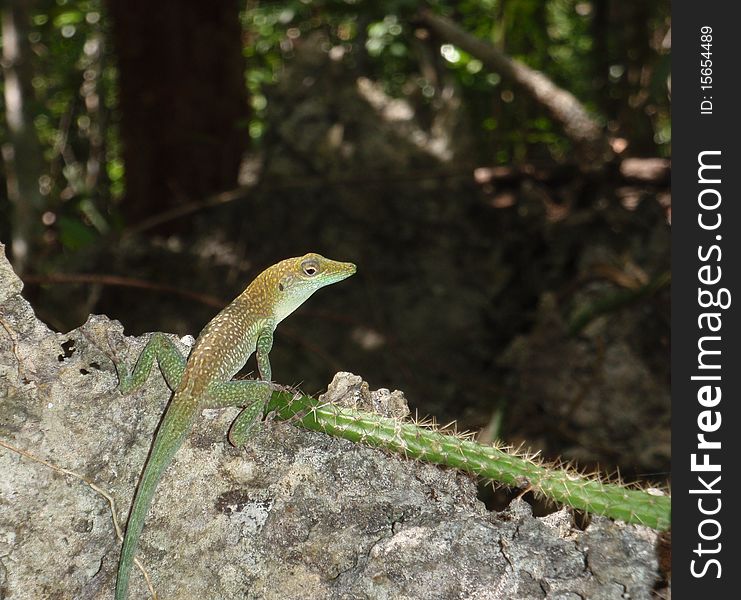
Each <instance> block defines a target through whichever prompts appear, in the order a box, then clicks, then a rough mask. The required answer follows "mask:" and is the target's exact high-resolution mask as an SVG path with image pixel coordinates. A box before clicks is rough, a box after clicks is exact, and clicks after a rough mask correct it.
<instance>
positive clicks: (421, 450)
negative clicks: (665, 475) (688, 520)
mask: <svg viewBox="0 0 741 600" xmlns="http://www.w3.org/2000/svg"><path fill="white" fill-rule="evenodd" d="M268 409H269V410H271V411H274V412H275V415H276V418H278V419H281V420H289V419H290V420H291V421H292V422H296V423H298V424H299V425H301V426H302V427H305V428H306V429H310V430H313V431H322V432H325V433H328V434H330V435H334V436H337V437H341V438H345V439H347V440H350V441H353V442H358V443H362V444H365V445H368V446H374V447H377V448H384V449H386V450H389V451H392V452H396V453H398V454H402V455H404V456H405V457H407V458H413V459H418V460H422V461H425V462H429V463H434V464H438V465H444V466H447V467H453V468H456V469H460V470H461V471H466V472H468V473H472V474H474V475H477V476H479V477H483V478H485V479H491V480H494V481H498V482H501V483H504V484H506V485H509V486H512V487H518V488H530V489H532V490H533V491H534V492H536V493H537V494H540V495H542V496H544V497H546V498H549V499H552V500H555V501H558V502H561V503H563V504H566V505H568V506H571V507H573V508H575V509H581V510H585V511H587V512H589V513H594V514H599V515H605V516H608V517H611V518H613V519H619V520H621V521H625V522H627V523H637V524H641V525H646V526H648V527H652V528H655V529H661V530H663V529H668V528H669V526H670V524H671V497H670V496H666V495H662V494H661V493H660V492H659V493H651V492H649V491H646V490H641V489H631V488H628V487H625V486H624V485H621V484H618V483H606V482H604V481H601V480H600V479H599V478H597V477H586V476H584V475H581V474H579V473H577V472H576V471H575V470H573V469H569V468H565V467H557V466H551V465H546V464H540V463H539V462H536V461H535V460H534V459H533V457H530V456H528V455H526V454H522V453H518V452H515V451H513V450H512V449H511V448H503V447H497V446H486V445H483V444H479V443H477V442H475V441H473V440H470V439H466V438H465V437H464V436H460V435H455V434H451V433H446V432H443V431H439V430H436V429H434V428H431V427H426V426H422V425H418V424H416V423H413V422H410V421H402V420H399V419H391V418H387V417H382V416H380V415H377V414H374V413H368V412H360V411H357V410H354V409H350V408H344V407H341V406H338V405H336V404H332V403H321V402H319V401H318V400H316V399H315V398H311V397H309V396H304V395H300V394H295V395H293V394H290V393H288V392H274V393H273V395H272V398H271V400H270V404H269V407H268Z"/></svg>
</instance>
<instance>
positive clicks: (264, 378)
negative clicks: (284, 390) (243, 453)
mask: <svg viewBox="0 0 741 600" xmlns="http://www.w3.org/2000/svg"><path fill="white" fill-rule="evenodd" d="M272 347H273V331H272V329H271V328H265V329H264V330H263V331H262V332H261V333H260V335H259V336H258V338H257V344H256V348H255V355H256V357H257V369H258V372H259V373H260V379H259V380H257V381H252V380H241V381H226V382H219V383H214V384H212V385H211V386H209V389H208V392H207V396H206V398H205V400H206V402H207V403H208V404H209V406H214V407H215V408H216V407H225V406H242V407H244V408H243V410H242V412H241V413H239V415H238V416H237V418H236V419H235V420H234V422H233V423H232V425H231V427H230V428H229V433H228V434H227V438H228V439H229V443H230V444H231V445H232V446H236V447H240V446H244V445H245V444H246V443H247V440H248V439H249V438H250V436H251V435H252V434H253V433H254V431H255V426H256V425H257V424H258V423H259V421H260V417H261V416H262V413H263V411H264V410H265V405H266V404H267V403H268V400H269V399H270V394H271V393H272V385H271V383H270V377H271V373H272V370H271V367H270V357H269V354H270V350H271V348H272Z"/></svg>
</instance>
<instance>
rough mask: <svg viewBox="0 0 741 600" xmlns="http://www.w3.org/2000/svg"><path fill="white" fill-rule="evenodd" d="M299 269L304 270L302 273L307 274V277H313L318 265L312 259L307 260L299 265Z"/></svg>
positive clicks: (317, 270)
mask: <svg viewBox="0 0 741 600" xmlns="http://www.w3.org/2000/svg"><path fill="white" fill-rule="evenodd" d="M301 269H302V270H303V272H304V275H307V276H308V277H313V276H314V275H316V274H317V273H318V272H319V266H318V265H317V264H316V261H313V260H307V261H306V262H304V263H303V264H302V265H301Z"/></svg>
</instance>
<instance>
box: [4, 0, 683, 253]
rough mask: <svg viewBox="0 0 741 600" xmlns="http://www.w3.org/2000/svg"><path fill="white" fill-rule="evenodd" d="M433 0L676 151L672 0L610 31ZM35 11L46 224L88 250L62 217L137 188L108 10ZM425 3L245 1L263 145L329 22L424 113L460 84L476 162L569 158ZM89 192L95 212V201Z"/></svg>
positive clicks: (485, 1) (67, 2) (639, 136)
mask: <svg viewBox="0 0 741 600" xmlns="http://www.w3.org/2000/svg"><path fill="white" fill-rule="evenodd" d="M428 6H429V7H430V8H431V9H432V10H434V11H437V12H439V13H441V14H444V15H446V16H448V17H450V18H452V19H454V20H455V21H456V22H457V23H459V24H460V25H461V26H462V27H463V28H465V29H466V30H468V31H470V32H471V33H473V34H475V35H477V36H478V37H480V38H481V39H483V40H485V41H487V42H489V43H491V44H494V45H496V46H497V47H499V48H501V49H502V50H504V51H505V52H506V53H507V54H509V55H510V56H512V57H514V58H517V59H518V60H521V61H523V62H525V63H526V64H528V65H530V66H531V67H533V68H536V69H541V70H543V71H544V72H545V73H547V75H548V76H549V77H550V78H552V79H553V80H554V81H555V82H556V83H557V84H559V85H561V86H562V87H564V88H565V89H567V90H569V91H571V92H572V93H574V95H576V96H577V97H578V98H579V99H580V100H581V101H582V102H584V103H585V104H586V105H587V107H588V108H590V109H591V110H592V111H593V112H594V113H595V114H596V115H597V116H598V118H599V119H600V120H601V121H602V122H604V123H605V124H606V125H607V126H608V130H609V131H610V133H611V134H614V135H617V136H622V137H625V138H626V139H628V141H629V142H631V143H634V144H635V147H637V148H639V149H640V150H641V154H643V155H651V154H659V155H670V148H671V146H670V145H671V120H670V111H669V99H668V94H667V78H668V75H669V54H668V48H664V46H663V45H662V44H664V42H663V37H664V34H665V33H666V32H668V29H669V24H670V22H669V14H670V13H669V3H668V1H666V0H665V1H663V2H659V3H649V4H647V5H645V6H644V5H643V4H640V6H639V5H638V4H633V3H628V4H616V5H614V6H613V7H612V9H611V10H610V14H609V15H608V21H607V22H606V24H605V26H606V29H605V30H600V29H599V23H598V20H597V12H598V7H599V6H601V5H599V4H597V3H596V2H592V1H589V0H547V1H546V2H543V1H541V0H516V1H514V0H513V1H509V2H504V1H503V0H463V1H458V2H453V1H452V0H431V1H430V2H429V3H428ZM32 8H33V12H32V23H31V30H30V35H29V40H30V43H31V47H32V56H31V57H30V59H31V60H30V62H31V63H32V69H33V72H34V75H33V79H32V85H33V93H34V97H33V98H31V99H29V102H28V105H27V109H28V111H29V112H30V114H32V115H33V123H34V125H35V127H36V130H37V133H38V137H39V139H40V141H41V144H42V147H43V154H44V157H43V158H44V159H45V161H46V165H47V172H46V174H45V175H44V176H43V177H42V180H41V188H42V192H43V194H44V196H45V197H46V198H48V207H47V209H48V212H49V213H50V215H51V217H50V218H45V222H46V223H47V225H48V223H50V222H51V223H52V225H51V226H50V227H51V229H52V230H53V231H55V232H56V233H58V234H59V235H58V240H59V241H60V242H61V243H62V245H63V246H65V247H71V246H67V244H68V243H71V244H72V245H73V246H75V247H76V246H77V243H76V242H74V241H71V240H73V239H75V236H74V235H72V236H70V235H68V234H67V233H63V232H62V231H61V230H60V229H59V228H60V227H61V223H62V222H63V221H62V217H65V218H69V219H77V220H79V221H80V222H81V223H83V224H84V226H85V227H91V228H92V229H91V230H92V231H93V232H98V233H99V232H103V231H105V230H107V229H108V228H109V226H110V225H111V224H115V223H116V222H117V221H118V210H117V206H118V202H119V201H120V199H121V198H122V197H123V194H124V191H125V185H124V182H125V173H124V165H123V160H122V156H121V147H120V141H119V135H118V130H117V123H118V121H119V117H118V108H117V107H118V93H117V71H116V68H115V49H114V48H113V47H112V41H111V39H110V35H109V31H110V20H109V18H108V16H107V15H106V12H105V7H104V5H103V2H102V1H101V0H38V1H37V2H35V3H34V4H33V7H32ZM419 8H420V3H419V2H417V1H415V0H381V1H379V2H363V1H361V0H288V1H286V2H258V1H257V0H247V1H246V2H245V3H244V4H243V6H242V11H241V16H240V18H241V22H242V27H243V39H244V44H243V54H244V58H245V65H246V69H245V82H246V86H247V88H248V91H249V98H250V102H251V107H252V111H251V114H249V115H245V122H244V123H243V124H242V125H243V127H244V128H245V130H247V131H248V133H249V135H250V137H251V138H253V140H254V141H255V143H256V144H259V143H260V142H261V140H262V139H263V136H264V133H265V129H266V123H265V118H266V110H267V108H268V106H267V103H268V100H267V98H268V95H267V94H266V89H267V87H268V86H270V85H273V84H275V83H276V82H277V81H278V79H279V77H280V76H281V71H282V69H283V68H284V65H285V64H286V62H287V61H290V60H291V59H292V58H294V57H295V55H296V52H297V48H299V47H300V41H301V40H302V38H305V37H306V36H307V35H309V34H310V33H311V32H314V31H321V32H323V33H324V34H325V35H326V36H327V39H328V40H329V46H341V47H342V49H343V50H344V59H343V60H344V65H345V66H346V67H347V68H348V69H350V70H351V71H352V70H354V72H356V73H357V74H358V75H364V76H367V77H369V78H371V79H373V80H375V81H377V82H379V83H380V84H381V85H382V86H383V87H384V89H385V91H386V92H387V93H388V94H390V95H391V96H394V97H403V98H405V99H406V100H408V101H409V102H410V104H411V105H412V106H413V107H414V108H415V109H416V110H417V111H418V114H419V115H420V117H421V120H422V121H423V122H425V120H429V119H428V117H429V116H430V115H433V114H435V111H437V110H439V109H440V108H441V107H443V106H444V100H443V96H444V93H447V91H449V90H451V89H452V90H453V93H455V94H457V95H458V96H459V97H460V98H461V106H462V110H463V111H465V113H466V116H467V123H468V127H469V130H468V132H467V134H468V136H469V137H470V138H471V139H472V141H473V142H474V150H475V155H474V156H471V160H472V161H475V162H482V163H491V162H492V161H494V162H499V163H509V162H512V161H518V160H528V161H536V160H539V159H543V158H547V159H554V158H555V159H556V160H561V159H568V157H569V151H570V150H571V146H570V143H569V142H568V140H567V139H566V138H565V137H564V136H563V135H562V133H561V132H560V131H559V130H558V128H557V127H555V126H554V124H553V122H552V121H551V120H550V119H549V118H548V117H547V116H545V115H544V114H543V110H542V107H540V106H536V105H535V104H534V103H533V102H532V101H531V100H529V99H527V98H525V97H524V95H522V94H520V93H519V92H518V91H517V90H516V89H513V88H512V87H511V85H510V82H508V81H506V80H503V79H502V77H501V76H500V75H499V74H498V73H494V72H490V71H488V69H487V68H486V67H485V66H484V65H482V63H481V61H480V60H478V59H476V58H474V57H472V56H470V55H468V54H467V53H466V52H463V51H461V50H460V49H458V48H456V47H454V46H452V45H450V44H444V43H443V44H442V45H441V44H440V43H439V40H436V39H434V38H432V37H430V35H429V34H426V33H425V32H424V31H423V30H422V29H420V28H419V26H418V24H417V23H416V21H415V15H416V11H417V10H419ZM667 39H668V38H667ZM446 90H447V91H446ZM2 135H4V132H3V131H2V128H1V127H0V136H2ZM82 200H85V201H86V202H87V203H88V205H87V206H88V207H90V206H92V208H91V209H85V210H83V207H84V206H86V205H85V203H83V202H81V201H82ZM54 223H55V224H54Z"/></svg>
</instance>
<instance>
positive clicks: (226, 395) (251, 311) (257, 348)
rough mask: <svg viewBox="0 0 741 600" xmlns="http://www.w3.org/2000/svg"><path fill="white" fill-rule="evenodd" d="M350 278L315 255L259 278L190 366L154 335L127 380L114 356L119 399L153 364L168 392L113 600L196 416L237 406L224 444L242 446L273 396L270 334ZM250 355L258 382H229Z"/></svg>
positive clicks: (213, 328) (344, 265)
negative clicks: (316, 294) (330, 287)
mask: <svg viewBox="0 0 741 600" xmlns="http://www.w3.org/2000/svg"><path fill="white" fill-rule="evenodd" d="M355 271H356V266H355V265H354V264H353V263H348V262H338V261H334V260H330V259H327V258H324V257H323V256H321V255H319V254H315V253H309V254H306V255H304V256H300V257H296V258H288V259H285V260H283V261H280V262H279V263H277V264H275V265H273V266H272V267H269V268H267V269H266V270H265V271H263V272H262V273H261V274H260V275H258V276H257V277H256V278H255V279H254V281H252V283H250V284H249V285H248V286H247V288H246V289H245V290H244V291H243V292H242V293H241V294H240V295H239V296H237V298H235V299H234V301H232V302H231V303H230V304H228V305H227V306H226V307H225V308H224V309H222V310H221V312H219V313H218V314H217V315H216V316H215V317H214V318H213V319H212V320H211V321H209V323H208V324H207V325H206V326H205V327H204V329H203V331H201V333H200V335H199V336H198V339H197V340H196V342H195V344H194V346H193V349H192V351H191V352H190V355H189V357H188V358H187V360H186V358H185V357H184V356H183V355H182V354H181V353H180V351H179V350H178V349H177V347H176V346H175V344H174V343H173V342H172V341H171V340H170V339H168V338H167V337H166V336H165V335H164V334H162V333H155V334H153V335H152V337H151V338H150V339H149V341H148V342H147V344H146V345H145V347H144V349H143V350H142V352H141V354H140V355H139V358H138V360H137V361H136V364H135V366H134V369H133V370H132V372H131V374H129V372H128V369H127V367H126V366H125V365H124V364H123V363H121V362H120V361H119V360H117V359H116V358H115V356H114V357H113V362H114V366H115V368H116V373H117V375H118V382H119V384H118V390H119V391H120V392H121V393H122V394H124V395H125V394H129V393H131V392H133V391H135V390H136V389H138V388H139V387H141V386H142V385H143V384H144V383H145V382H146V380H147V378H148V377H149V374H150V372H151V370H152V366H153V364H154V361H155V360H156V361H157V364H158V365H159V368H160V371H161V372H162V375H163V376H164V378H165V381H166V383H167V385H168V387H169V388H170V389H171V390H172V391H173V395H172V397H171V399H170V402H169V403H168V405H167V408H166V409H165V412H164V414H163V416H162V419H161V421H160V424H159V426H158V428H157V431H156V433H155V435H154V440H153V442H152V446H151V449H150V452H149V457H148V458H147V461H146V463H145V465H144V469H143V471H142V474H141V477H140V479H139V485H138V486H137V489H136V493H135V494H134V500H133V502H132V505H131V510H130V512H129V518H128V522H127V524H126V533H125V535H124V540H123V545H122V548H121V555H120V558H119V563H118V573H117V576H116V594H115V599H116V600H125V599H126V597H127V591H128V586H129V578H130V575H131V567H132V562H133V560H134V553H135V551H136V548H137V545H138V542H139V538H140V536H141V533H142V530H143V529H144V521H145V519H146V516H147V513H148V512H149V507H150V505H151V503H152V500H153V498H154V494H155V491H156V488H157V485H158V484H159V481H160V479H161V478H162V475H163V474H164V472H165V470H166V469H167V467H168V466H169V464H170V463H171V462H172V459H173V457H174V456H175V453H176V452H177V450H178V448H180V445H181V444H182V443H183V440H184V439H185V437H186V436H187V435H188V433H189V432H190V430H191V428H192V426H193V422H194V420H195V418H196V416H197V415H198V414H199V413H200V412H201V410H202V409H204V408H222V407H227V406H239V407H242V411H241V412H240V413H239V415H238V416H237V418H236V419H235V421H234V422H233V423H232V425H231V426H230V428H229V432H228V434H227V437H228V440H229V442H230V443H231V444H232V445H234V446H236V447H240V446H243V445H245V444H246V442H247V440H248V439H249V437H250V435H251V433H253V431H254V427H255V424H256V423H257V422H258V421H259V418H260V416H261V415H262V414H263V412H264V410H265V406H266V405H267V402H268V400H269V399H270V395H271V393H272V390H273V389H275V385H274V384H272V379H271V378H272V372H271V366H270V359H269V353H270V350H271V348H272V346H273V332H274V331H275V328H276V327H277V325H278V324H279V323H280V322H281V321H282V320H283V319H285V318H286V317H287V316H288V315H290V314H291V313H292V312H293V311H294V310H296V309H297V308H298V307H299V306H301V304H303V303H304V301H305V300H307V299H308V298H309V296H311V295H312V294H313V293H314V292H315V291H316V290H318V289H320V288H322V287H324V286H327V285H330V284H333V283H336V282H338V281H342V280H343V279H346V278H347V277H350V276H351V275H352V274H353V273H355ZM253 353H255V355H256V359H257V369H258V374H259V379H255V380H252V379H243V380H233V379H232V378H233V377H234V375H236V374H237V372H239V371H240V370H241V369H242V367H243V366H244V365H245V364H246V362H247V360H248V359H249V357H250V356H251V355H252V354H253Z"/></svg>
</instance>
